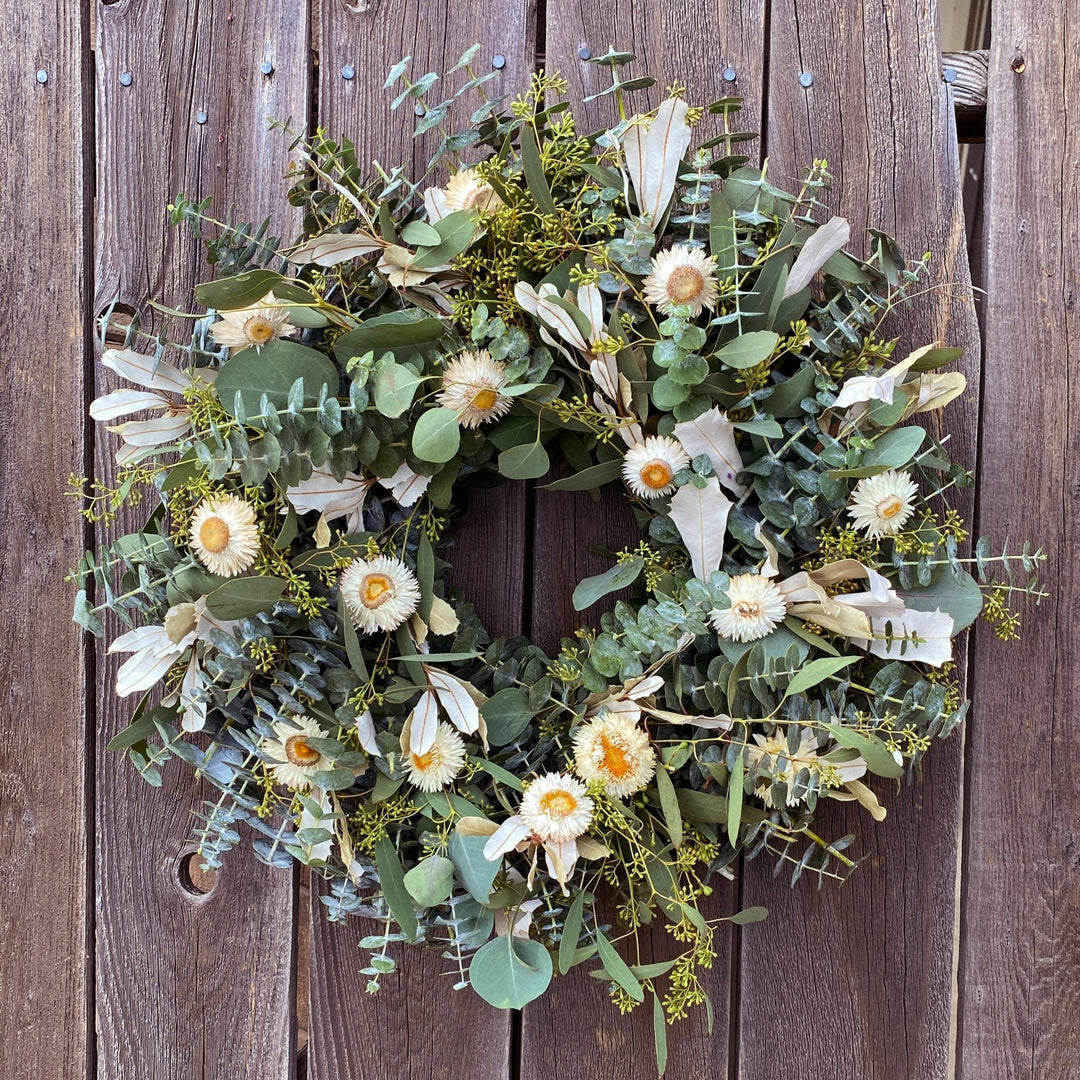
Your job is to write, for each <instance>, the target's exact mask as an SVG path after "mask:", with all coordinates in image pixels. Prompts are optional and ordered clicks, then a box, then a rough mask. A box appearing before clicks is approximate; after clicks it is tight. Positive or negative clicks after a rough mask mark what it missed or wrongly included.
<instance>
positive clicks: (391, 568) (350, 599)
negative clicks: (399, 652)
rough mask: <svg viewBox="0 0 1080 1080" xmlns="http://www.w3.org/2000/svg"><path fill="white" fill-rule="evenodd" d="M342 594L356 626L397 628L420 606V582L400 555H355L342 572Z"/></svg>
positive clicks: (369, 631)
mask: <svg viewBox="0 0 1080 1080" xmlns="http://www.w3.org/2000/svg"><path fill="white" fill-rule="evenodd" d="M340 588H341V596H342V599H343V600H344V601H345V606H346V607H347V608H348V609H349V614H350V615H351V616H352V621H353V623H354V624H355V626H356V628H357V630H360V631H362V632H363V633H365V634H373V633H375V631H376V630H396V629H397V628H398V627H399V626H400V625H401V624H402V623H403V622H404V621H405V620H406V619H407V618H408V617H409V616H410V615H412V613H413V612H414V611H416V609H417V608H418V607H419V606H420V583H419V582H418V581H417V580H416V575H415V574H414V573H413V572H412V570H410V569H409V568H408V567H407V566H406V565H405V564H404V563H403V562H402V561H401V560H400V559H393V558H391V557H390V556H388V555H377V556H376V557H375V558H374V559H354V560H353V561H352V562H351V563H350V564H349V565H348V566H347V567H346V568H345V569H344V570H343V571H342V574H341V581H340Z"/></svg>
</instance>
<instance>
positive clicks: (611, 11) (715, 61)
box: [521, 0, 764, 1080]
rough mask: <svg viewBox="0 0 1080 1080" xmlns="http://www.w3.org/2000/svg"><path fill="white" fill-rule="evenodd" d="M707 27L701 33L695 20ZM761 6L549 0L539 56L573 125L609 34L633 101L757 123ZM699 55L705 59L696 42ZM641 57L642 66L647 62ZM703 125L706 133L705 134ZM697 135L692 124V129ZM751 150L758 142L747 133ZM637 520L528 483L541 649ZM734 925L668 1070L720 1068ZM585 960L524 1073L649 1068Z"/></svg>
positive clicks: (606, 498) (560, 992) (599, 115)
mask: <svg viewBox="0 0 1080 1080" xmlns="http://www.w3.org/2000/svg"><path fill="white" fill-rule="evenodd" d="M702 26H708V27H709V33H708V35H707V36H705V40H704V42H703V40H702V39H703V35H702V33H701V27H702ZM763 40H764V5H763V4H762V3H759V2H756V0H744V2H742V3H739V4H731V5H727V4H725V5H718V4H700V5H699V4H695V5H692V6H691V7H689V8H687V7H686V6H680V5H676V4H673V3H664V4H661V5H650V4H642V3H625V2H620V3H619V4H617V5H616V4H615V3H607V2H604V3H595V2H594V3H588V4H577V3H570V2H568V0H556V2H553V3H549V4H548V7H547V42H546V47H547V67H548V68H549V70H552V71H556V70H560V71H562V72H563V74H564V75H566V76H567V78H568V79H569V81H570V97H571V100H572V101H574V102H575V105H574V115H575V117H577V119H578V125H579V128H580V129H581V130H595V129H598V128H601V127H604V126H607V125H609V124H611V123H612V122H613V121H614V120H615V112H614V104H613V102H612V99H611V98H610V97H609V98H605V99H601V100H600V101H598V102H593V103H591V104H588V105H585V106H580V105H578V104H577V102H579V101H580V96H579V95H582V94H589V93H595V92H596V91H597V90H599V89H601V88H602V87H603V86H604V85H607V84H606V83H604V82H601V81H600V77H601V75H602V74H606V71H602V69H599V68H597V67H596V66H595V65H592V64H587V63H584V62H582V61H581V59H580V57H579V52H578V51H579V49H581V48H582V47H583V46H588V47H589V48H590V49H591V51H592V53H593V54H594V55H600V54H602V53H603V52H604V51H606V48H607V46H608V45H609V44H611V45H613V46H614V47H615V48H617V49H619V50H624V51H628V52H633V53H635V54H637V56H639V57H640V58H641V59H640V60H639V61H638V62H637V63H636V64H634V65H631V66H630V68H629V69H628V70H629V76H627V77H630V76H637V75H640V74H645V73H647V74H651V75H653V76H654V77H655V78H656V79H657V80H658V83H659V85H658V86H655V87H653V88H652V89H650V90H648V91H645V92H643V93H636V94H633V95H631V102H630V107H631V108H634V109H642V110H644V109H647V108H651V107H655V106H656V105H658V104H659V103H660V101H661V100H662V99H663V96H664V94H663V87H665V86H667V85H669V84H670V83H671V82H672V81H674V80H675V79H679V80H681V81H682V82H683V83H684V84H686V85H687V87H688V93H687V100H688V101H690V102H692V103H693V104H702V103H708V102H709V101H711V100H714V99H715V98H718V97H722V96H724V95H725V94H732V93H741V94H743V95H745V96H746V97H747V105H746V109H745V111H744V113H743V116H744V117H745V118H746V119H745V120H744V125H745V126H747V127H749V128H750V129H751V130H753V129H754V128H755V127H756V126H757V123H758V119H759V117H760V107H761V106H760V101H761V99H760V87H761V85H762V67H763V65H762V47H763ZM703 45H704V47H705V50H706V63H705V64H704V65H703V64H702V63H701V49H702V46H703ZM646 60H647V61H648V63H647V65H646V63H645V61H646ZM728 65H730V66H732V67H734V68H735V70H736V72H737V81H736V82H735V83H728V82H725V81H724V79H723V75H722V72H723V69H724V68H725V67H726V66H728ZM706 134H709V133H706ZM704 137H706V135H705V134H702V133H701V132H698V133H697V136H696V138H704ZM744 146H745V148H746V150H745V152H747V153H750V154H756V152H757V149H756V143H747V144H744ZM639 538H640V530H639V529H638V527H637V524H636V522H635V521H634V517H633V514H632V512H631V510H630V504H629V502H628V501H627V498H626V494H625V490H623V489H622V487H621V485H618V486H617V485H610V486H609V487H607V488H605V489H602V490H601V494H600V502H599V504H597V503H595V502H593V501H592V500H591V499H590V498H589V495H588V493H586V492H546V491H542V490H538V491H537V493H536V527H535V534H534V544H535V549H534V585H533V619H532V634H533V637H534V639H535V640H536V641H537V642H538V643H539V644H540V645H542V646H543V647H544V648H546V649H548V650H554V649H557V648H558V643H559V639H560V638H561V637H563V636H568V635H569V634H571V633H572V632H573V630H574V629H575V628H577V627H578V626H580V625H593V626H595V625H597V624H598V621H599V614H600V612H602V611H605V610H610V609H611V607H612V606H613V604H614V600H615V598H614V597H608V598H606V599H607V602H606V603H601V604H598V605H596V607H594V608H591V609H589V610H588V611H586V612H575V611H574V610H573V607H572V605H571V603H570V597H571V593H572V592H573V589H574V586H575V585H576V584H577V582H578V581H580V580H581V579H582V578H584V577H587V576H589V575H591V574H596V573H600V572H601V571H603V570H606V569H607V568H608V567H609V566H610V565H611V560H610V559H609V558H607V557H605V556H603V555H597V554H595V553H593V551H592V550H591V549H592V548H601V549H607V550H618V549H619V548H620V547H623V546H624V545H626V544H628V543H630V544H636V543H637V541H638V539H639ZM714 884H715V886H716V892H715V894H714V895H713V897H712V899H711V901H710V903H709V904H708V905H707V907H706V912H707V914H708V915H709V917H713V916H715V915H720V914H727V913H730V912H731V911H733V910H734V906H733V905H734V904H735V890H734V889H733V888H732V887H731V886H730V885H729V884H728V883H726V882H723V881H720V880H718V881H716V882H714ZM731 940H732V938H731V936H730V934H729V932H728V931H727V929H726V928H725V927H723V926H721V927H720V928H719V930H718V932H717V935H716V946H717V951H718V955H717V959H716V962H715V965H714V968H713V970H712V971H711V972H710V973H709V977H708V980H707V990H708V993H709V995H710V996H711V998H712V1000H713V1002H714V1004H715V1006H716V1025H715V1029H714V1031H713V1033H712V1035H711V1036H710V1035H709V1033H708V1031H707V1027H706V1023H705V1016H704V1010H701V1009H699V1010H696V1011H695V1012H694V1013H692V1014H691V1017H690V1019H688V1020H687V1021H683V1022H681V1023H679V1024H677V1025H676V1026H674V1027H672V1028H670V1029H669V1047H670V1059H669V1064H668V1075H669V1076H675V1077H683V1076H704V1077H709V1078H719V1077H724V1076H726V1075H727V1066H728V1050H729V1046H728V1040H729V1029H728V1012H729V1009H728V1002H729V998H730V996H731V948H730V946H731ZM643 943H644V944H645V945H646V954H645V955H644V956H643V961H642V962H648V960H649V959H653V958H656V959H659V958H662V957H668V956H670V955H672V952H673V951H674V950H675V949H678V948H679V946H678V945H676V943H674V942H673V941H672V940H671V939H670V937H668V936H667V935H666V934H665V933H664V932H663V931H662V930H659V929H658V930H656V931H654V932H653V934H652V935H651V937H650V938H648V939H644V941H643ZM594 966H595V965H594V964H586V965H583V966H582V967H581V968H579V969H577V970H576V971H574V972H571V974H570V975H569V976H568V977H566V978H565V979H559V980H556V982H555V984H554V986H553V988H552V990H551V993H550V994H549V995H548V996H546V997H544V998H542V999H541V1000H540V1001H537V1002H535V1003H534V1004H532V1005H530V1006H529V1007H528V1008H527V1009H526V1010H525V1011H524V1013H523V1015H522V1029H521V1078H522V1080H543V1078H546V1077H549V1076H557V1075H573V1076H574V1077H575V1080H616V1078H617V1080H645V1078H648V1077H653V1076H655V1075H656V1060H655V1052H654V1046H653V1032H652V1011H651V1006H650V1005H649V1003H648V1002H647V1003H646V1006H644V1007H642V1008H639V1009H638V1010H636V1011H635V1012H634V1013H632V1014H631V1015H630V1016H621V1015H620V1014H619V1013H618V1011H617V1010H616V1009H615V1008H614V1007H613V1006H612V1004H611V1003H610V1001H609V1000H608V996H607V991H606V988H605V986H604V984H602V983H597V982H596V981H595V980H593V979H590V978H588V977H587V975H586V969H588V968H590V967H594Z"/></svg>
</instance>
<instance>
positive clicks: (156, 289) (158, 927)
mask: <svg viewBox="0 0 1080 1080" xmlns="http://www.w3.org/2000/svg"><path fill="white" fill-rule="evenodd" d="M97 19H98V52H97V122H98V212H99V213H98V233H97V267H96V283H95V285H96V300H95V310H100V309H101V308H103V307H104V306H105V305H107V303H108V302H109V301H110V300H112V299H113V298H114V297H119V299H120V300H121V301H123V302H124V303H126V304H129V305H130V306H131V307H132V308H135V309H137V310H140V311H142V312H143V313H144V315H146V316H147V322H149V321H151V320H150V317H149V312H148V311H147V309H146V307H145V302H146V300H147V297H148V296H152V297H154V298H158V299H163V300H164V301H165V302H166V303H170V304H173V305H177V306H180V307H185V306H188V305H190V304H191V302H192V298H191V293H190V289H191V286H192V285H193V283H194V282H195V281H196V280H200V279H202V278H205V277H208V276H210V274H211V271H210V270H209V269H208V268H207V266H206V264H205V261H204V259H203V255H202V252H201V251H200V250H199V247H200V245H198V244H196V243H195V242H194V241H193V240H191V239H190V237H189V236H188V235H186V234H184V235H182V234H180V233H179V232H178V231H177V230H172V229H169V228H168V227H167V214H166V211H165V205H166V203H168V202H169V201H170V200H171V199H172V197H173V196H175V194H176V193H177V192H178V191H183V192H184V193H185V194H187V195H189V196H191V197H193V198H199V197H201V196H203V195H213V197H214V199H215V208H216V209H217V210H219V211H221V210H223V209H224V207H226V206H227V205H228V203H229V202H230V201H235V202H236V203H237V204H239V206H240V207H242V208H243V211H244V212H246V213H248V214H250V215H252V216H258V215H259V214H260V213H269V212H271V211H274V212H275V223H276V225H277V226H278V227H279V228H280V229H285V230H286V231H291V230H292V229H294V228H295V220H294V219H293V218H292V216H291V214H290V213H289V211H288V210H287V208H286V214H285V215H282V214H281V210H282V207H283V206H284V200H283V198H282V195H281V187H280V185H279V184H278V183H277V182H276V181H277V177H278V176H280V175H281V174H282V173H284V171H285V168H286V163H287V140H286V139H284V138H283V137H282V136H281V135H279V134H275V133H270V132H268V130H267V118H268V117H271V116H274V117H278V118H282V119H284V118H286V117H289V116H294V117H300V118H301V119H303V118H304V117H306V114H307V108H308V97H309V81H310V80H309V74H308V72H309V58H308V47H307V44H308V19H307V5H306V4H304V3H301V4H297V3H295V2H290V0H264V2H263V3H260V4H258V5H246V6H242V5H233V4H230V3H228V2H227V0H213V2H211V3H205V4H202V5H199V6H198V7H197V8H194V9H192V8H188V7H185V6H184V5H176V4H172V3H166V2H165V0H156V2H148V3H138V4H137V3H132V2H128V0H120V2H119V3H114V4H99V5H98V11H97ZM264 60H269V61H270V62H271V63H272V64H273V65H274V70H273V72H272V73H271V74H269V75H264V74H262V73H261V71H260V67H261V65H262V63H263V61H264ZM128 75H130V79H128V78H127V76H128ZM122 76H124V77H123V78H122ZM125 83H128V85H125ZM111 385H114V384H113V383H109V386H111ZM111 441H112V440H111V437H109V436H105V437H99V439H98V442H97V461H98V475H99V476H108V475H111V473H112V463H111V453H112V449H113V447H112V445H111ZM115 632H116V627H115V626H113V627H111V628H110V634H114V633H115ZM99 671H100V681H99V685H98V700H99V701H101V702H102V703H103V708H102V711H101V723H100V736H99V746H98V791H97V810H98V839H97V854H98V883H97V904H98V911H99V920H98V935H97V949H98V952H97V955H98V1036H99V1066H98V1067H99V1075H101V1076H102V1077H108V1078H109V1080H119V1078H124V1077H132V1078H135V1077H138V1078H140V1080H142V1078H145V1077H148V1076H153V1077H154V1078H155V1080H157V1078H159V1077H160V1078H161V1080H169V1078H177V1080H179V1078H184V1080H190V1078H193V1077H194V1078H210V1077H220V1076H226V1075H227V1076H230V1077H236V1078H240V1077H251V1078H255V1077H259V1078H264V1077H281V1078H285V1077H288V1076H290V1075H291V1070H292V1068H293V1035H292V1024H293V996H294V974H295V973H294V962H293V940H292V938H293V932H294V918H295V911H294V888H295V879H294V876H293V875H291V874H289V873H287V872H282V871H273V870H269V869H268V868H266V867H264V866H262V865H260V864H258V863H257V862H256V861H255V860H254V858H253V857H252V856H251V854H250V852H249V851H248V850H246V849H244V850H238V851H237V852H236V853H235V854H234V855H233V857H232V858H231V859H230V860H229V861H227V862H226V865H225V867H224V868H223V870H222V871H221V872H220V873H219V874H218V875H216V880H214V879H211V880H209V881H201V882H200V881H199V880H198V874H197V872H195V873H194V877H195V880H191V878H192V874H191V873H188V874H185V861H184V859H183V853H184V851H185V850H186V849H187V837H188V836H189V835H190V833H191V830H192V826H193V820H192V818H191V816H190V815H191V810H192V808H194V807H197V806H198V805H199V804H200V801H201V799H202V798H207V797H213V794H212V789H208V790H202V791H201V790H199V789H198V788H196V786H195V785H194V784H193V783H192V779H191V775H190V773H189V772H188V771H187V770H186V769H185V770H183V771H181V770H180V769H178V768H170V769H168V770H167V772H166V776H165V786H164V789H163V790H161V791H151V790H150V789H148V788H147V787H146V786H145V785H144V784H143V782H142V781H141V780H140V779H139V778H138V777H137V776H136V775H135V774H134V773H133V771H132V770H131V768H130V766H129V765H128V764H127V762H126V761H124V760H123V759H122V758H119V757H117V756H115V755H111V754H107V753H106V752H105V750H104V747H105V742H106V740H107V739H108V738H109V737H110V736H111V735H112V734H114V733H115V732H116V731H117V730H118V729H119V728H120V727H121V726H123V724H124V723H125V722H126V719H127V715H128V713H129V709H130V702H125V703H119V702H117V700H116V699H115V697H114V696H113V693H112V679H113V676H114V674H115V664H113V663H111V662H110V663H109V664H105V663H102V664H101V665H100V666H99ZM200 886H201V887H202V888H203V889H205V888H207V887H210V891H209V892H206V893H204V892H201V891H200Z"/></svg>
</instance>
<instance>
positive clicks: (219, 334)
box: [210, 292, 296, 352]
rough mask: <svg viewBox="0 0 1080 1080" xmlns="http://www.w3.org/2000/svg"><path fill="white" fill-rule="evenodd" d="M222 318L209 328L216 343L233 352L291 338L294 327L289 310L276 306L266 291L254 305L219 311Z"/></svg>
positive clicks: (294, 331) (272, 296)
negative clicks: (279, 339) (278, 339)
mask: <svg viewBox="0 0 1080 1080" xmlns="http://www.w3.org/2000/svg"><path fill="white" fill-rule="evenodd" d="M220 315H221V318H220V319H219V320H218V321H217V322H216V323H214V325H213V326H211V327H210V333H211V335H212V336H213V338H214V340H215V341H216V342H217V343H218V344H219V345H225V346H227V347H228V348H229V349H231V350H232V351H233V352H237V351H239V350H240V349H246V348H248V347H249V346H252V345H253V346H254V347H255V348H256V349H259V348H261V347H262V346H263V345H266V344H267V343H268V342H271V341H274V340H275V339H277V338H283V337H291V336H292V335H293V334H295V333H296V327H295V326H293V324H292V323H291V322H290V321H289V313H288V311H287V310H286V309H285V308H283V307H280V306H276V305H275V299H274V294H273V293H272V292H271V293H267V294H266V295H265V296H264V297H263V298H262V299H261V300H260V301H259V302H258V303H257V304H252V305H251V306H250V307H245V308H237V309H236V310H235V311H222V312H220Z"/></svg>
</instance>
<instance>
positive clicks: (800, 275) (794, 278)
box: [783, 217, 851, 300]
mask: <svg viewBox="0 0 1080 1080" xmlns="http://www.w3.org/2000/svg"><path fill="white" fill-rule="evenodd" d="M850 239H851V228H850V226H849V225H848V223H847V219H846V218H842V217H831V218H829V220H828V221H826V222H825V224H824V225H822V226H821V227H820V228H819V229H817V230H816V231H815V232H814V235H813V236H811V237H810V238H809V239H808V240H807V241H806V243H805V244H803V246H802V250H801V251H800V252H799V257H798V258H797V259H796V260H795V263H794V265H793V266H792V267H791V271H790V272H789V273H788V279H787V284H786V285H785V286H784V297H783V298H784V299H785V300H786V299H787V298H788V297H789V296H794V295H795V294H796V293H797V292H799V290H800V289H805V288H806V286H807V285H809V284H810V282H811V281H813V279H814V275H815V274H816V273H817V272H818V271H819V270H820V269H821V268H822V267H823V266H824V265H825V264H826V263H827V262H828V261H829V259H830V258H832V256H833V255H835V254H836V253H837V252H838V251H839V250H840V249H841V248H842V247H843V246H844V245H845V244H846V243H847V242H848V240H850Z"/></svg>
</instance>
